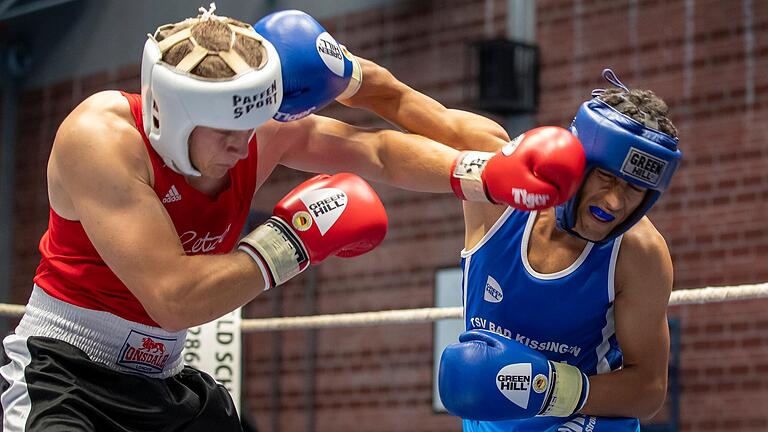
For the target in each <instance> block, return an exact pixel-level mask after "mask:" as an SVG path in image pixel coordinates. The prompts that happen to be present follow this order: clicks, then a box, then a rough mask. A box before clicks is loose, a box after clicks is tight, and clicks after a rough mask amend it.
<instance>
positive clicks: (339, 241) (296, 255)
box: [238, 173, 387, 289]
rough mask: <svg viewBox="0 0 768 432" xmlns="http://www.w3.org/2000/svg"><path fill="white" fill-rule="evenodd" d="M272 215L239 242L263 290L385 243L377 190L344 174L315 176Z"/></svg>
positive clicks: (287, 197)
mask: <svg viewBox="0 0 768 432" xmlns="http://www.w3.org/2000/svg"><path fill="white" fill-rule="evenodd" d="M272 214H273V216H272V217H271V218H269V219H268V220H267V221H266V222H264V223H263V224H262V225H260V226H259V227H258V228H256V229H255V230H253V231H252V232H251V233H250V234H248V235H247V236H245V237H244V238H243V239H242V240H240V245H239V247H238V249H240V250H242V251H244V252H246V253H247V254H248V255H250V256H251V258H253V260H254V261H256V263H257V264H258V265H259V267H260V268H261V270H262V273H263V274H264V276H265V283H266V288H265V289H269V288H271V287H273V286H277V285H280V284H282V283H284V282H285V281H287V280H288V279H290V278H292V277H294V276H296V275H297V274H299V273H301V272H302V271H303V270H304V269H305V268H307V266H308V265H309V264H310V263H311V264H318V263H319V262H321V261H322V260H324V259H325V258H327V257H328V255H337V256H340V257H352V256H357V255H361V254H364V253H366V252H368V251H370V250H371V249H373V248H375V247H376V246H378V245H379V243H381V241H382V240H384V236H385V235H386V233H387V213H386V211H385V210H384V205H383V204H382V203H381V200H379V197H378V195H376V192H375V191H374V190H373V188H371V186H370V185H369V184H368V183H366V181H365V180H363V179H362V178H360V177H358V176H356V175H354V174H348V173H342V174H336V175H333V176H329V175H326V174H322V175H318V176H315V177H313V178H311V179H309V180H307V181H305V182H304V183H302V184H300V185H299V186H297V187H296V188H294V189H293V190H292V191H291V192H289V193H288V195H286V196H285V198H283V199H282V200H280V202H279V203H277V205H276V206H275V209H274V210H273V212H272Z"/></svg>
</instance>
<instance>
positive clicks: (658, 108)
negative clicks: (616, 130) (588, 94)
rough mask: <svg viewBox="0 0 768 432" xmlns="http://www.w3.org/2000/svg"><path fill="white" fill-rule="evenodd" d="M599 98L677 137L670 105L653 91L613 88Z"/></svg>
mask: <svg viewBox="0 0 768 432" xmlns="http://www.w3.org/2000/svg"><path fill="white" fill-rule="evenodd" d="M598 98H599V99H600V100H602V101H604V102H605V103H607V104H608V105H610V106H612V107H613V108H615V109H616V110H617V111H619V112H620V113H622V114H624V115H626V116H628V117H631V118H633V119H635V120H637V121H638V122H640V123H642V124H644V125H646V126H647V127H650V128H652V129H656V130H658V131H660V132H664V133H665V134H667V135H670V136H672V137H674V138H677V128H676V127H675V125H673V124H672V121H671V120H670V119H669V118H668V117H667V115H668V113H669V107H668V106H667V104H666V102H664V100H662V99H661V98H660V97H658V96H656V94H655V93H653V92H652V91H650V90H641V89H632V90H629V91H625V90H623V89H620V88H612V89H607V90H605V92H604V93H602V94H601V95H599V96H598Z"/></svg>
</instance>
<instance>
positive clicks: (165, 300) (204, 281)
mask: <svg viewBox="0 0 768 432" xmlns="http://www.w3.org/2000/svg"><path fill="white" fill-rule="evenodd" d="M86 105H87V104H86ZM96 111H97V109H94V110H88V109H83V108H79V109H78V110H76V111H75V112H74V113H73V114H72V115H70V117H69V118H67V119H66V120H65V121H64V123H63V124H62V126H61V128H60V129H59V131H58V133H57V137H56V140H55V144H54V148H53V152H52V156H51V162H50V163H51V167H50V169H49V172H51V171H52V172H54V173H55V176H56V178H57V181H58V182H59V183H60V184H61V185H62V190H63V191H64V192H65V193H66V194H67V195H68V198H69V199H70V200H71V202H72V204H73V207H74V212H75V213H76V216H77V219H79V220H80V222H81V223H82V225H83V228H84V229H85V231H86V233H87V234H88V238H89V239H90V240H91V242H92V243H93V245H94V246H95V248H96V250H97V251H98V253H99V255H100V256H101V257H102V258H103V259H104V261H105V262H106V264H107V265H108V266H109V267H110V269H111V270H112V271H114V273H115V274H116V275H117V276H118V277H119V278H120V280H121V281H122V282H123V283H124V284H125V285H126V286H127V287H128V289H129V290H130V291H131V292H132V293H133V294H134V295H135V296H136V297H137V298H138V299H139V301H140V302H141V304H142V305H143V306H144V307H145V309H146V310H147V312H148V313H149V315H150V316H151V317H152V319H154V320H155V321H156V322H157V323H158V324H159V325H160V326H162V327H164V328H166V329H167V330H172V331H173V330H179V329H182V328H187V327H190V326H193V325H197V324H201V323H204V322H207V321H210V320H212V319H215V318H217V317H219V316H222V315H224V314H225V313H227V312H229V311H231V310H234V309H235V308H236V307H238V306H241V305H243V304H245V303H246V302H248V301H249V300H250V299H252V298H253V297H255V296H256V295H258V294H259V293H260V292H261V291H262V289H263V288H264V283H263V280H264V277H263V276H262V274H261V272H260V270H259V267H258V266H257V265H256V263H254V261H253V260H252V259H251V258H249V257H248V255H246V254H245V253H243V252H234V253H231V254H228V255H208V256H187V255H185V253H184V249H183V248H182V245H181V243H180V241H179V237H178V235H177V234H176V230H175V228H174V226H173V223H172V222H171V220H170V218H169V216H168V214H167V213H166V211H165V209H164V207H163V205H162V203H161V202H160V200H159V199H158V197H157V195H156V194H155V192H154V191H153V189H152V187H150V186H149V184H148V175H147V166H146V163H145V162H144V161H143V160H142V156H141V153H140V152H139V151H137V150H136V149H137V148H138V149H139V150H140V151H143V149H142V147H141V146H142V145H141V144H138V145H137V142H136V140H139V141H138V142H139V143H140V142H141V141H140V140H141V137H140V136H139V135H138V132H137V131H136V130H135V129H133V128H132V127H131V126H130V125H128V124H127V122H125V121H120V120H119V119H115V118H109V116H110V114H104V113H97V112H96ZM113 117H114V116H113Z"/></svg>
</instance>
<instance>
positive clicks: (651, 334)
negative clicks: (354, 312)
mask: <svg viewBox="0 0 768 432" xmlns="http://www.w3.org/2000/svg"><path fill="white" fill-rule="evenodd" d="M360 63H361V65H362V68H363V74H364V76H365V77H366V80H367V82H368V84H369V85H368V86H367V87H365V88H363V89H361V90H360V92H358V94H356V95H355V96H354V97H353V98H352V99H350V100H347V101H345V102H344V103H346V104H347V105H349V106H353V107H358V108H364V109H368V110H370V111H373V112H375V113H376V114H378V115H379V116H381V117H382V118H384V119H386V120H388V121H389V122H391V123H393V124H395V125H397V126H399V127H400V128H401V129H403V130H408V131H410V132H412V133H418V134H421V135H423V136H426V137H428V138H431V139H433V140H435V141H438V142H442V143H445V144H446V145H449V146H451V147H453V148H455V149H457V150H479V151H491V152H493V151H498V150H499V149H500V148H501V147H502V146H503V145H504V144H506V143H507V142H508V141H509V136H508V135H507V133H506V132H505V131H504V129H503V128H502V127H501V126H499V125H498V124H496V123H495V122H493V121H491V120H489V119H487V118H484V117H481V116H479V115H476V114H473V113H469V112H466V111H460V110H454V109H448V108H446V107H444V106H443V105H441V104H440V103H438V102H437V101H435V100H434V99H431V98H430V97H428V96H426V95H424V94H422V93H419V92H418V91H415V90H413V89H412V88H410V87H408V86H407V85H405V84H403V83H402V82H400V81H398V80H397V79H396V78H395V77H394V76H393V75H392V74H391V73H390V72H389V71H387V70H386V69H384V68H382V67H380V66H378V65H376V64H375V63H373V62H370V61H366V60H364V59H360ZM582 194H583V198H582V200H581V202H580V203H579V207H578V210H577V224H576V230H577V232H578V233H579V234H580V235H582V236H584V237H586V238H590V239H595V240H597V239H602V237H603V236H604V235H605V234H606V233H608V232H610V230H611V229H612V228H613V227H614V226H616V225H617V224H619V223H621V221H623V220H624V219H625V218H626V217H627V215H629V214H630V213H631V212H632V210H634V208H636V207H637V205H638V204H639V203H640V201H641V200H642V197H643V195H644V191H642V190H639V189H637V188H635V187H633V186H631V185H628V184H627V183H626V182H624V181H622V180H620V179H618V178H616V177H614V176H612V175H610V174H607V173H604V172H603V173H601V172H600V171H597V172H595V171H593V172H592V173H590V174H589V176H588V177H587V178H586V180H585V184H584V190H583V191H582ZM589 206H598V207H600V208H601V209H602V210H603V211H605V212H609V213H610V214H612V215H613V216H615V219H614V220H613V221H610V222H607V221H600V220H599V219H596V218H595V217H594V215H593V214H592V213H591V212H590V209H589ZM504 210H505V207H504V206H496V205H492V204H484V203H478V202H464V222H465V247H466V249H467V250H469V249H471V248H472V247H473V246H474V245H476V244H477V243H478V242H479V241H480V240H481V239H482V238H483V236H484V235H485V234H486V232H487V231H488V229H489V228H490V227H491V226H492V225H493V224H494V222H496V220H497V219H498V218H499V217H500V216H501V214H502V213H503V212H504ZM529 244H530V246H529V249H530V250H529V251H528V259H529V262H530V264H531V265H532V266H533V268H534V269H535V270H536V271H538V272H541V273H553V272H557V271H560V270H563V269H565V268H567V267H569V266H570V265H571V264H572V263H573V262H574V261H575V260H576V258H577V257H578V256H579V254H580V253H581V251H582V250H583V249H584V247H585V245H586V241H585V240H582V239H579V238H576V237H573V236H570V235H568V234H567V233H565V232H562V231H560V230H558V229H557V228H556V224H555V213H554V209H549V210H546V211H542V212H540V213H539V215H538V217H537V219H536V221H535V224H534V227H533V230H532V233H531V241H530V243H529ZM648 269H652V271H648ZM671 290H672V260H671V258H670V254H669V250H668V249H667V245H666V242H665V241H664V238H663V237H662V236H661V234H659V232H658V231H657V230H656V229H655V228H654V226H653V225H652V224H651V222H650V221H649V220H648V218H647V217H644V218H643V219H641V220H640V222H638V223H637V224H636V225H634V226H633V227H632V228H631V229H630V230H629V231H628V232H627V233H625V235H624V239H623V241H622V245H621V250H620V252H619V256H618V261H617V265H616V275H615V292H616V298H615V304H614V315H615V327H616V336H617V339H618V341H619V344H620V346H621V348H622V351H623V355H624V365H623V368H621V369H620V370H616V371H613V372H610V373H606V374H600V375H594V376H591V377H590V388H591V390H590V395H589V399H588V400H587V403H586V405H585V406H584V407H583V409H582V410H581V411H580V412H581V413H583V414H589V415H596V416H606V417H636V418H649V417H652V416H653V415H654V414H655V413H656V412H657V411H658V410H659V409H660V407H661V405H662V403H663V401H664V398H665V395H666V386H667V362H668V352H669V329H668V326H667V316H666V309H667V303H668V302H669V296H670V293H671Z"/></svg>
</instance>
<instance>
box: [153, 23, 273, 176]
mask: <svg viewBox="0 0 768 432" xmlns="http://www.w3.org/2000/svg"><path fill="white" fill-rule="evenodd" d="M212 12H213V10H211V11H206V12H205V13H203V14H202V15H201V16H199V17H197V18H192V19H191V20H188V21H197V22H200V21H203V20H206V19H219V20H220V19H221V17H217V16H214V15H213V14H212ZM226 25H227V26H228V27H229V29H230V30H231V31H232V39H231V42H230V44H229V48H228V49H227V50H226V51H218V52H216V51H208V50H207V49H205V48H203V47H201V46H200V45H198V44H197V42H196V41H195V39H194V38H193V37H192V35H191V32H190V28H191V27H190V28H186V29H184V30H181V31H179V32H177V33H174V34H172V35H171V36H169V37H168V38H165V39H163V40H162V41H160V42H158V41H157V40H156V38H157V36H158V35H159V33H160V31H161V30H164V29H166V28H168V27H169V26H163V27H160V28H158V29H157V31H155V34H154V36H153V35H148V36H149V37H148V39H147V42H146V43H145V44H144V55H143V58H142V62H141V97H142V116H143V120H144V132H145V133H146V135H147V137H148V138H149V142H150V143H151V144H152V147H154V149H155V150H156V151H157V153H158V154H160V156H161V157H162V158H163V160H164V161H165V163H166V164H167V165H168V166H169V167H170V168H171V169H173V170H174V171H176V172H178V173H180V174H184V175H192V176H199V175H200V172H199V171H197V170H196V169H195V168H194V167H193V166H192V162H191V160H190V158H189V135H190V133H191V132H192V129H194V128H195V127H196V126H205V127H209V128H216V129H226V130H249V129H255V128H256V127H258V126H259V125H261V124H262V123H264V122H266V121H267V120H269V119H271V118H272V116H273V115H275V113H276V112H277V109H278V107H280V103H281V101H282V98H283V92H282V88H283V85H282V75H281V72H280V58H279V57H278V55H277V52H276V51H275V48H274V47H273V46H272V44H271V43H269V41H267V40H265V39H264V38H263V37H261V36H260V35H259V34H258V33H256V31H255V30H253V28H250V27H249V28H243V27H239V26H236V25H233V24H230V23H227V24H226ZM237 35H240V36H243V37H248V38H252V39H255V40H257V41H258V42H259V43H260V47H261V49H262V61H261V63H260V64H259V65H257V66H256V67H251V66H249V65H248V64H247V63H246V62H245V61H244V60H243V59H242V58H241V57H240V55H239V54H238V53H237V52H236V51H235V50H234V49H233V47H234V43H235V39H236V36H237ZM184 40H189V41H190V42H192V44H193V45H194V48H193V49H192V51H191V52H190V53H189V54H187V55H186V56H185V57H184V58H183V59H182V60H181V61H180V62H179V64H178V65H177V66H172V65H169V64H167V63H165V62H163V61H162V56H163V53H164V52H165V51H167V50H169V49H170V48H171V47H173V46H174V45H176V44H177V43H179V42H182V41H184ZM209 54H210V55H218V56H219V57H220V58H221V59H222V60H223V61H224V62H225V63H227V65H228V66H229V67H230V68H231V69H232V70H233V71H234V72H235V76H233V77H230V78H224V79H211V78H202V77H198V76H195V75H192V74H190V73H189V72H188V71H190V70H192V69H193V68H194V67H195V66H197V65H198V64H199V63H200V62H201V61H202V60H203V59H204V58H205V57H206V55H209Z"/></svg>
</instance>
